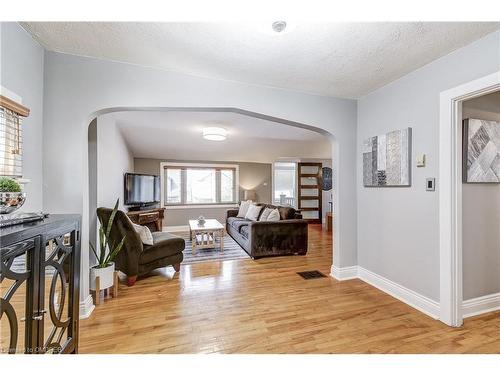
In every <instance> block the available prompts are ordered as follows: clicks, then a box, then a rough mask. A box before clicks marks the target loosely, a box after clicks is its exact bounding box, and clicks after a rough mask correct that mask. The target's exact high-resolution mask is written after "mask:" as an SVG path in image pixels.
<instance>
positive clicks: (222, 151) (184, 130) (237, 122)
mask: <svg viewBox="0 0 500 375" xmlns="http://www.w3.org/2000/svg"><path fill="white" fill-rule="evenodd" d="M107 116H108V115H107ZM109 116H112V117H113V118H114V120H115V122H116V123H117V125H118V127H119V129H120V131H121V133H122V134H123V136H124V138H125V141H126V142H127V144H128V146H129V148H130V150H131V152H132V154H133V155H134V156H135V157H144V158H155V159H177V160H213V159H214V155H217V160H218V161H253V162H266V163H268V162H272V161H274V160H277V159H279V158H319V159H330V158H331V143H330V141H329V140H328V139H327V138H326V137H325V136H323V135H320V134H319V133H316V132H313V131H310V130H306V129H300V128H296V127H292V126H288V125H283V124H279V123H276V122H273V121H267V120H261V119H257V118H254V117H249V116H245V115H240V114H236V113H230V112H176V111H171V112H159V111H158V112H154V111H133V112H118V113H114V114H111V115H109ZM206 126H219V127H223V128H225V129H226V130H227V131H228V135H227V140H225V141H222V142H214V141H207V140H205V139H203V137H202V130H203V128H204V127H206Z"/></svg>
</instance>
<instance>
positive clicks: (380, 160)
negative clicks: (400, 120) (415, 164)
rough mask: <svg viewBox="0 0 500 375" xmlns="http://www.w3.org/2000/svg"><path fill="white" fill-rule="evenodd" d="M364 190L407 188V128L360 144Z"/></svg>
mask: <svg viewBox="0 0 500 375" xmlns="http://www.w3.org/2000/svg"><path fill="white" fill-rule="evenodd" d="M363 185H364V186H365V187H391V186H411V128H406V129H401V130H394V131H391V132H389V133H387V134H382V135H378V136H375V137H370V138H368V139H366V140H365V141H364V142H363Z"/></svg>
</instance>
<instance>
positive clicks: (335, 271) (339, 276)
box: [330, 265, 358, 281]
mask: <svg viewBox="0 0 500 375" xmlns="http://www.w3.org/2000/svg"><path fill="white" fill-rule="evenodd" d="M330 275H331V276H332V277H333V278H334V279H336V280H338V281H344V280H352V279H356V278H357V277H358V266H351V267H337V266H335V265H333V266H332V268H331V269H330Z"/></svg>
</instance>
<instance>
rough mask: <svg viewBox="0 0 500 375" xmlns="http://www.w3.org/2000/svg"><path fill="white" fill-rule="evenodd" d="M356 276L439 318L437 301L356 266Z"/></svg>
mask: <svg viewBox="0 0 500 375" xmlns="http://www.w3.org/2000/svg"><path fill="white" fill-rule="evenodd" d="M358 278H359V279H360V280H363V281H364V282H366V283H368V284H370V285H372V286H374V287H375V288H377V289H380V290H382V291H383V292H385V293H387V294H389V295H391V296H393V297H394V298H397V299H399V300H400V301H402V302H404V303H406V304H407V305H410V306H411V307H413V308H415V309H417V310H419V311H420V312H423V313H424V314H426V315H429V316H430V317H431V318H434V319H438V318H439V302H436V301H434V300H432V299H430V298H428V297H425V296H423V295H421V294H419V293H417V292H415V291H413V290H411V289H408V288H406V287H404V286H402V285H400V284H397V283H395V282H394V281H391V280H389V279H386V278H385V277H383V276H380V275H378V274H376V273H374V272H371V271H368V270H367V269H365V268H363V267H359V266H358Z"/></svg>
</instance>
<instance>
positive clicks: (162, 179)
mask: <svg viewBox="0 0 500 375" xmlns="http://www.w3.org/2000/svg"><path fill="white" fill-rule="evenodd" d="M168 167H174V168H175V167H177V168H179V167H181V168H188V167H194V168H196V167H198V168H219V169H224V168H227V169H234V170H235V187H234V197H235V200H236V202H235V203H208V204H177V205H165V168H168ZM160 193H161V197H160V203H161V207H165V208H166V209H169V210H179V209H186V208H230V207H236V206H238V203H237V202H238V201H239V200H240V198H239V197H240V166H239V165H238V164H213V163H178V162H160Z"/></svg>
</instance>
